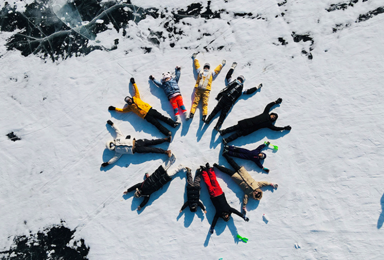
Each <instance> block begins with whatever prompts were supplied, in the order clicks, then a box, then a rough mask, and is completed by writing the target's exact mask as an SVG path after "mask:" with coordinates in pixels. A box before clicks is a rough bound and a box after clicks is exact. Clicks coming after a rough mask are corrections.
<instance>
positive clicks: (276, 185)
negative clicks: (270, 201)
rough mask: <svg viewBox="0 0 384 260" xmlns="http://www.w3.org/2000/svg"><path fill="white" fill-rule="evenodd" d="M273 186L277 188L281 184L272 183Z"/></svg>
mask: <svg viewBox="0 0 384 260" xmlns="http://www.w3.org/2000/svg"><path fill="white" fill-rule="evenodd" d="M271 186H272V187H273V188H275V189H277V187H279V185H278V184H277V183H275V184H273V183H272V184H271Z"/></svg>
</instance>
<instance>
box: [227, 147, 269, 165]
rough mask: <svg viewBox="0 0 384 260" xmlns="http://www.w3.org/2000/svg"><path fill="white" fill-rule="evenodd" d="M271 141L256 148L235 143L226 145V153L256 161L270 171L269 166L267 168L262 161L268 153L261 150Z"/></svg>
mask: <svg viewBox="0 0 384 260" xmlns="http://www.w3.org/2000/svg"><path fill="white" fill-rule="evenodd" d="M269 144H270V143H269V142H267V143H266V144H262V145H259V146H258V147H257V148H256V149H255V150H248V149H245V148H241V147H236V146H233V145H225V146H224V151H223V155H224V154H228V155H229V156H233V157H237V158H241V159H245V160H251V161H252V162H254V163H256V165H257V166H258V167H259V168H260V169H262V170H264V171H266V172H269V169H268V168H265V167H264V166H263V164H262V163H261V160H264V159H265V158H267V155H266V154H265V153H263V152H262V151H261V150H263V149H264V147H266V146H268V145H269Z"/></svg>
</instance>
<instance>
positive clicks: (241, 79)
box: [237, 75, 245, 83]
mask: <svg viewBox="0 0 384 260" xmlns="http://www.w3.org/2000/svg"><path fill="white" fill-rule="evenodd" d="M237 79H238V80H240V81H241V83H244V81H245V78H244V76H243V75H240V76H238V77H237Z"/></svg>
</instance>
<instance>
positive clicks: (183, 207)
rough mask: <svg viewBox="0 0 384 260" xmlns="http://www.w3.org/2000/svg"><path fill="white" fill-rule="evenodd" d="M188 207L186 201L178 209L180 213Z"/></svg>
mask: <svg viewBox="0 0 384 260" xmlns="http://www.w3.org/2000/svg"><path fill="white" fill-rule="evenodd" d="M187 206H188V201H186V202H185V203H184V205H183V206H182V207H181V209H180V213H181V212H182V211H183V210H184V209H185V208H186V207H187Z"/></svg>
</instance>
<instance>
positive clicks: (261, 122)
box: [238, 102, 284, 135]
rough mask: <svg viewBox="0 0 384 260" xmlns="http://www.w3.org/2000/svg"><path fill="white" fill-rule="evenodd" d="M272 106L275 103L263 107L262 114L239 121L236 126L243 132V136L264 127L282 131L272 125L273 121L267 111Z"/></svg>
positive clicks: (280, 128) (282, 128) (281, 128)
mask: <svg viewBox="0 0 384 260" xmlns="http://www.w3.org/2000/svg"><path fill="white" fill-rule="evenodd" d="M274 105H276V102H271V103H269V104H268V105H267V106H266V107H265V109H264V112H263V113H262V114H260V115H257V116H255V117H251V118H247V119H243V120H241V121H239V122H238V125H239V127H240V129H241V130H242V131H243V133H244V135H246V134H249V133H252V132H254V131H256V130H259V129H261V128H265V127H266V128H269V129H271V130H274V131H281V130H284V127H277V126H275V125H273V122H274V121H272V120H271V118H270V116H269V111H270V110H271V108H272V107H273V106H274Z"/></svg>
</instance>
